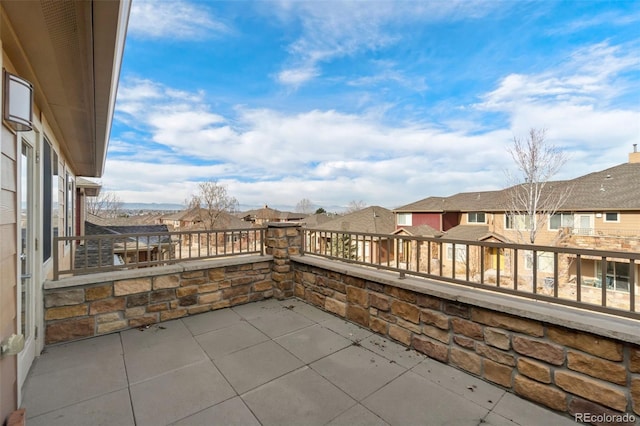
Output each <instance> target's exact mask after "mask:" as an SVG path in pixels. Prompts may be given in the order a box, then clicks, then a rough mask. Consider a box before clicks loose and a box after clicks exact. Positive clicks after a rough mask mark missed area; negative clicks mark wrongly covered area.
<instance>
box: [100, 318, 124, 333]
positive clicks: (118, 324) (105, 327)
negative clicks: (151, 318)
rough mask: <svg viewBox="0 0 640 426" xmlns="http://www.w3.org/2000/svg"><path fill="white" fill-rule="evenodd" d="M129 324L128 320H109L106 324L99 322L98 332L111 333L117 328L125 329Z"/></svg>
mask: <svg viewBox="0 0 640 426" xmlns="http://www.w3.org/2000/svg"><path fill="white" fill-rule="evenodd" d="M128 326H129V324H128V323H127V320H120V321H113V322H107V323H104V324H98V334H105V333H111V332H114V331H117V330H124V329H125V328H127V327H128Z"/></svg>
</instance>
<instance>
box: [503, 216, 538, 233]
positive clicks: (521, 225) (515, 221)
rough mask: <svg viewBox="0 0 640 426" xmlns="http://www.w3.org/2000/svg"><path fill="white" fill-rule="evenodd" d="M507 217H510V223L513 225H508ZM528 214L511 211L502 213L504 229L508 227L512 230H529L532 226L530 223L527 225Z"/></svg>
mask: <svg viewBox="0 0 640 426" xmlns="http://www.w3.org/2000/svg"><path fill="white" fill-rule="evenodd" d="M509 217H511V218H512V225H515V226H511V227H509V226H508V224H509ZM528 218H529V216H528V215H526V214H511V213H506V214H505V215H504V229H509V230H513V231H529V230H531V228H532V226H531V224H529V226H527V220H528Z"/></svg>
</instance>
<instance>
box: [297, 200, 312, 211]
mask: <svg viewBox="0 0 640 426" xmlns="http://www.w3.org/2000/svg"><path fill="white" fill-rule="evenodd" d="M312 211H313V203H312V202H311V200H310V199H308V198H303V199H302V200H300V201H298V204H296V212H298V213H304V214H309V213H311V212H312Z"/></svg>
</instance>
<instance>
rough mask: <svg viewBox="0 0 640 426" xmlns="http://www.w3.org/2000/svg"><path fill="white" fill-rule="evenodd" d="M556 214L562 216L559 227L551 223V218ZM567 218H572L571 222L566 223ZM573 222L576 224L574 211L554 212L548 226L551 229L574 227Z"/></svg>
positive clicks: (550, 217) (550, 216)
mask: <svg viewBox="0 0 640 426" xmlns="http://www.w3.org/2000/svg"><path fill="white" fill-rule="evenodd" d="M554 216H560V226H559V227H557V228H554V227H553V226H552V225H551V219H552V218H553V217H554ZM565 218H567V219H570V220H571V224H565ZM573 224H574V221H573V213H554V214H551V215H549V222H548V224H547V228H548V229H549V230H550V231H557V230H558V229H561V228H573Z"/></svg>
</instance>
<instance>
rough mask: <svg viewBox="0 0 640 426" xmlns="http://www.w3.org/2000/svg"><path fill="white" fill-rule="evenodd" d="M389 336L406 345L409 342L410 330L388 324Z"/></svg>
mask: <svg viewBox="0 0 640 426" xmlns="http://www.w3.org/2000/svg"><path fill="white" fill-rule="evenodd" d="M389 337H391V338H392V339H394V340H397V341H398V342H400V343H402V344H405V345H407V346H409V345H410V344H411V332H410V331H409V330H407V329H405V328H402V327H398V326H397V325H395V324H389Z"/></svg>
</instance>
